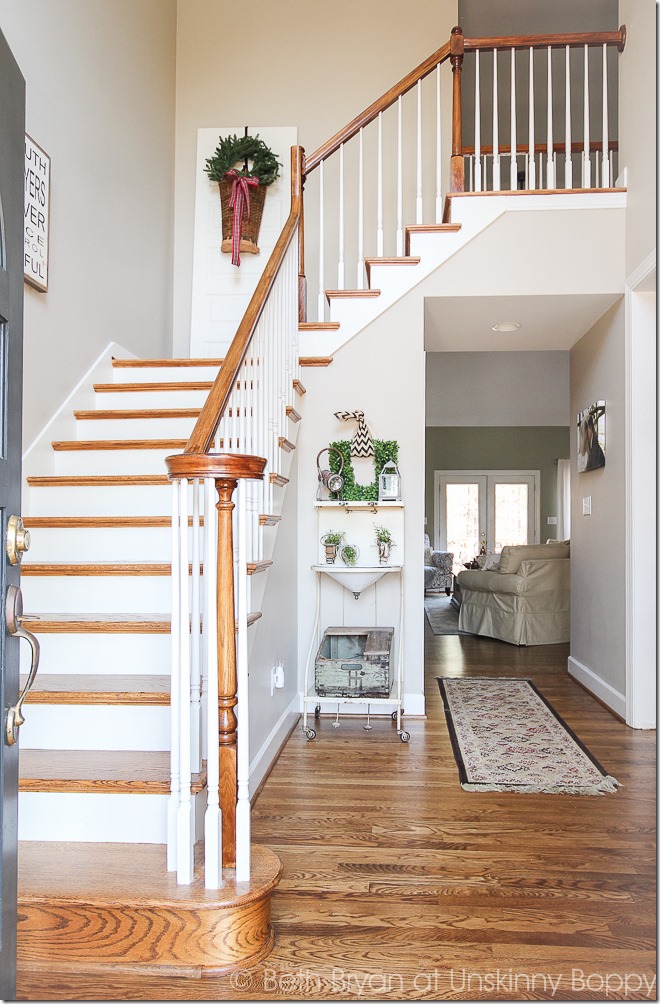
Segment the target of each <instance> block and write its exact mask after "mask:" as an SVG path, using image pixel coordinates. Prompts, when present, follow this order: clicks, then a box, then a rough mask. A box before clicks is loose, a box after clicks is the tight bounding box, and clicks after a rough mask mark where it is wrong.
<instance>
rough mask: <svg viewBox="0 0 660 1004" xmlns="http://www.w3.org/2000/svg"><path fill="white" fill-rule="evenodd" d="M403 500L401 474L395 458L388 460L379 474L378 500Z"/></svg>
mask: <svg viewBox="0 0 660 1004" xmlns="http://www.w3.org/2000/svg"><path fill="white" fill-rule="evenodd" d="M400 500H401V475H400V474H399V468H398V467H397V466H396V464H395V463H394V461H393V460H388V461H387V463H386V464H385V465H384V466H383V469H382V471H381V472H380V474H379V475H378V501H379V502H399V501H400Z"/></svg>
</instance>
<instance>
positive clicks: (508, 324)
mask: <svg viewBox="0 0 660 1004" xmlns="http://www.w3.org/2000/svg"><path fill="white" fill-rule="evenodd" d="M519 327H520V325H519V324H518V322H517V321H500V322H499V323H498V324H494V325H493V328H492V330H493V331H517V330H518V328H519Z"/></svg>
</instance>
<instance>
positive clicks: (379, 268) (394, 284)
mask: <svg viewBox="0 0 660 1004" xmlns="http://www.w3.org/2000/svg"><path fill="white" fill-rule="evenodd" d="M420 267H421V265H372V266H371V281H370V283H369V288H370V289H380V290H383V293H382V294H381V295H387V297H388V299H391V298H392V296H396V297H399V296H401V295H402V294H403V293H405V292H407V290H409V289H410V286H411V285H412V283H414V282H415V281H416V280H417V279H418V276H416V274H415V273H416V272H418V271H419V269H420Z"/></svg>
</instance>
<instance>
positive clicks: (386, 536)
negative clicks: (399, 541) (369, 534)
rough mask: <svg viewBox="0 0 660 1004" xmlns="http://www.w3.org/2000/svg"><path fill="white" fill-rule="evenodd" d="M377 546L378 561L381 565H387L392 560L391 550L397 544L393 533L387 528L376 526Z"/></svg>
mask: <svg viewBox="0 0 660 1004" xmlns="http://www.w3.org/2000/svg"><path fill="white" fill-rule="evenodd" d="M374 531H375V533H376V546H377V547H378V561H379V563H380V564H381V565H386V564H387V562H388V561H389V558H390V549H391V548H393V547H395V546H396V544H395V542H394V539H393V537H392V533H391V531H390V530H388V528H387V527H386V526H375V527H374Z"/></svg>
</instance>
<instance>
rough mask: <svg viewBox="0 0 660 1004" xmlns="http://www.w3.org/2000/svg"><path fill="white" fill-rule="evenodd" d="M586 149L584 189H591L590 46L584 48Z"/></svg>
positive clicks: (584, 151) (584, 149)
mask: <svg viewBox="0 0 660 1004" xmlns="http://www.w3.org/2000/svg"><path fill="white" fill-rule="evenodd" d="M583 122H584V125H583V131H584V136H583V139H584V147H583V150H582V187H583V188H591V138H590V136H589V46H588V45H585V47H584V119H583Z"/></svg>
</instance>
